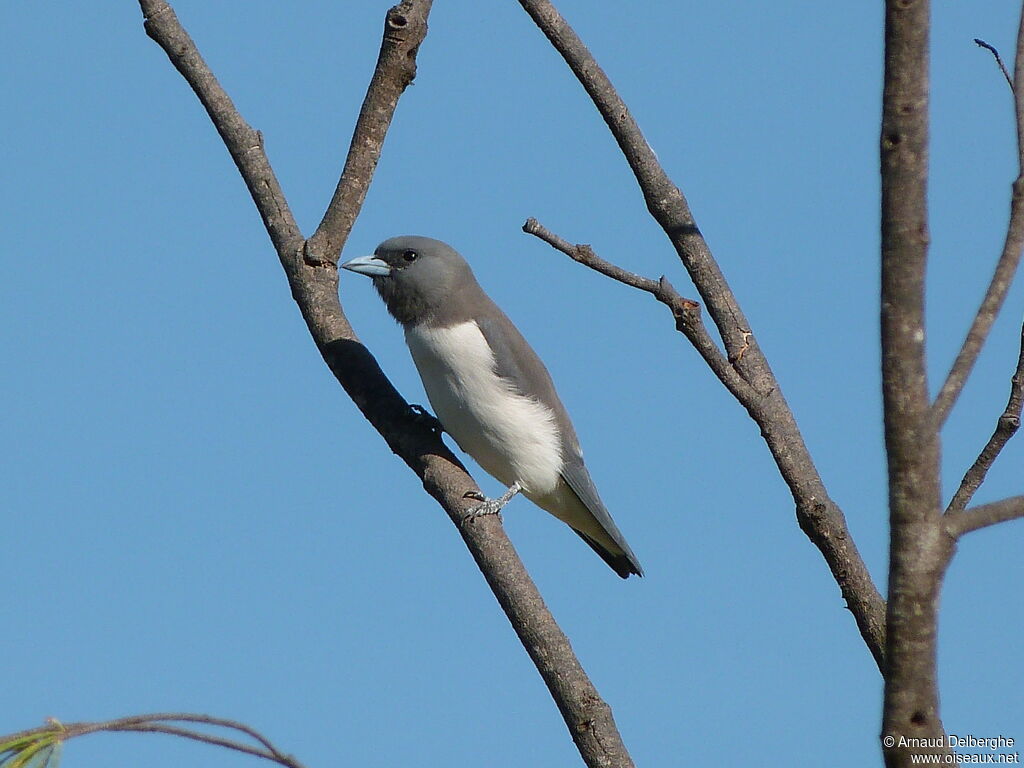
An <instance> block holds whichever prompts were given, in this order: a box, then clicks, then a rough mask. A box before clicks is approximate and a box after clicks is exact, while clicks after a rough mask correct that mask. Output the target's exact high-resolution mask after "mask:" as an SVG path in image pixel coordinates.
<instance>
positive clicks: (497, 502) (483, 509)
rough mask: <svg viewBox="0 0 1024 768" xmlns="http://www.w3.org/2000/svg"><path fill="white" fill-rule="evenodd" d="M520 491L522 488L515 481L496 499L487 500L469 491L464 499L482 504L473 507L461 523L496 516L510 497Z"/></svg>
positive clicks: (478, 493) (475, 492)
mask: <svg viewBox="0 0 1024 768" xmlns="http://www.w3.org/2000/svg"><path fill="white" fill-rule="evenodd" d="M521 490H523V486H521V485H520V484H519V481H518V480H517V481H516V482H514V483H512V485H510V486H509V489H508V490H507V491H505V492H504V493H503V494H502V495H501V496H499V497H498V498H496V499H488V498H487V497H486V496H484V495H483V494H482V493H480V492H479V491H469V492H468V493H467V494H466V495H465V496H464V498H467V499H477V500H478V501H481V502H483V503H482V504H480V506H478V507H473V509H471V510H469V512H467V513H466V516H465V517H463V518H462V522H464V523H465V522H472V521H474V520H476V519H477V518H478V517H486V516H487V515H497V514H498V513H500V512H501V510H502V508H503V507H504V506H505V505H506V504H508V503H509V502H510V501H511V500H512V497H513V496H515V495H516V494H517V493H519V492H520V491H521Z"/></svg>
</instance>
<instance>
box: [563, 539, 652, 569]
mask: <svg viewBox="0 0 1024 768" xmlns="http://www.w3.org/2000/svg"><path fill="white" fill-rule="evenodd" d="M573 530H574V531H576V529H575V528H573ZM576 533H577V534H579V537H580V538H581V539H583V540H584V541H585V542H587V544H589V545H590V548H591V549H593V550H594V551H595V552H597V554H599V555H600V556H601V559H602V560H604V561H605V562H606V563H608V565H610V566H611V569H612V570H613V571H615V572H616V573H617V574H619V576H621V577H622V578H624V579H625V578H628V577H629V576H630V575H632V574H636V575H637V576H643V575H644V569H643V568H641V567H640V563H638V562H637V561H636V557H635V556H634V555H633V553H632V552H620V553H618V554H616V553H614V552H609V551H608V549H607V547H605V546H603V545H602V544H601V543H600V542H598V541H596V540H595V539H592V538H590V537H589V536H588V535H587V534H585V533H583V531H576Z"/></svg>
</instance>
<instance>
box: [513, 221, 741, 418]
mask: <svg viewBox="0 0 1024 768" xmlns="http://www.w3.org/2000/svg"><path fill="white" fill-rule="evenodd" d="M523 231H524V232H526V233H527V234H530V235H533V236H535V237H537V238H539V239H541V240H543V241H544V242H545V243H547V244H548V245H550V246H551V247H552V248H554V249H555V250H558V251H561V252H562V253H564V254H565V255H566V256H568V257H569V258H571V259H572V260H573V261H575V262H577V263H579V264H582V265H583V266H585V267H589V268H590V269H593V270H594V271H595V272H600V273H601V274H602V275H605V276H607V277H610V278H612V279H613V280H617V281H618V282H620V283H623V284H624V285H628V286H631V287H633V288H637V289H639V290H641V291H646V292H647V293H649V294H651V295H652V296H654V298H656V299H657V300H658V301H660V302H661V303H662V304H664V305H665V306H667V307H668V308H669V309H670V310H672V316H673V317H674V318H675V320H676V328H677V329H678V330H679V331H680V332H681V333H683V334H684V335H685V336H686V338H687V339H689V340H690V342H691V343H692V344H693V346H694V347H695V348H696V350H697V351H698V352H699V353H700V355H701V357H703V358H704V362H706V363H707V364H708V367H709V368H711V370H712V372H713V373H714V374H715V375H716V376H717V377H718V379H719V381H721V382H722V384H724V385H725V386H726V388H727V389H728V390H729V392H731V393H732V395H733V396H734V397H735V398H736V399H737V400H739V401H740V403H742V404H743V405H744V406H745V407H747V408H748V409H750V408H754V407H756V406H757V405H759V401H760V398H761V396H760V395H759V394H758V393H757V392H755V391H754V389H753V388H752V387H751V386H750V385H749V384H748V383H747V382H746V381H745V380H744V379H743V377H741V376H740V375H739V373H737V371H736V369H735V368H733V367H732V365H731V364H730V363H729V361H728V360H726V359H725V355H723V354H722V352H721V351H720V350H719V348H718V346H717V345H716V344H715V342H714V340H713V339H712V338H711V335H710V334H709V333H708V332H707V329H706V328H705V327H704V323H703V322H702V321H701V318H700V304H698V303H697V302H695V301H693V300H692V299H684V298H683V297H682V296H680V295H679V294H678V293H677V292H676V289H675V288H673V287H672V283H670V282H669V281H668V279H667V278H666V277H665V276H664V275H662V277H661V279H660V280H652V279H650V278H649V277H641V276H640V275H636V274H634V273H632V272H629V271H628V270H625V269H622V268H621V267H617V266H616V265H614V264H612V263H611V262H608V261H605V260H604V259H602V258H601V257H600V256H598V255H597V254H596V253H594V249H593V248H591V247H590V246H589V245H573V244H572V243H570V242H569V241H568V240H565V239H564V238H561V237H559V236H558V235H556V234H554V233H553V232H551V231H550V230H548V229H547V228H546V227H544V226H543V225H541V224H540V222H538V221H537V220H536V219H527V220H526V223H525V224H524V225H523ZM742 354H743V350H740V355H742Z"/></svg>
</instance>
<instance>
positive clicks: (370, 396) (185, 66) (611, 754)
mask: <svg viewBox="0 0 1024 768" xmlns="http://www.w3.org/2000/svg"><path fill="white" fill-rule="evenodd" d="M140 5H141V7H142V11H143V14H144V15H145V18H146V31H147V33H148V34H149V35H150V36H151V37H152V38H153V39H154V40H155V41H156V42H157V43H159V44H160V46H161V47H162V48H163V49H164V51H165V52H166V53H167V55H168V57H169V58H170V60H171V62H172V63H173V64H174V66H175V67H176V68H177V69H178V71H179V72H181V74H182V75H183V76H184V77H185V79H186V80H187V81H188V83H189V85H191V86H192V89H193V90H194V91H195V92H196V94H197V95H198V96H199V99H200V101H201V102H202V103H203V105H204V106H205V107H206V109H207V112H208V113H209V115H210V119H211V120H212V121H213V123H214V125H215V126H216V127H217V130H218V131H219V132H220V135H221V137H222V138H223V139H224V143H225V144H226V145H227V147H228V150H229V151H230V153H231V156H232V157H233V158H234V160H235V163H236V165H237V166H238V170H239V173H241V175H242V177H243V178H244V179H245V183H246V185H247V186H248V188H249V191H250V193H251V194H252V197H253V201H254V202H255V203H256V207H257V209H258V210H259V212H260V215H261V216H262V217H263V221H264V224H265V225H266V227H267V231H268V232H269V233H270V236H271V240H272V241H273V243H274V247H275V249H276V250H277V254H278V257H279V258H280V260H281V265H282V267H283V268H284V271H285V274H286V275H287V277H288V282H289V285H290V287H291V290H292V296H293V297H294V299H295V301H296V303H297V304H298V306H299V309H300V311H301V312H302V316H303V318H304V319H305V321H306V325H307V327H308V328H309V332H310V334H311V336H312V337H313V340H314V341H315V342H316V345H317V348H318V349H319V350H320V353H321V355H323V358H324V361H325V362H326V363H327V365H328V367H329V368H330V369H331V372H332V373H333V374H334V375H335V377H336V378H337V379H338V381H339V382H340V383H341V385H342V387H344V389H345V391H346V392H347V393H348V394H349V396H350V397H351V398H352V400H353V402H355V404H356V406H358V408H359V409H360V411H362V413H363V415H364V416H365V417H366V418H367V420H368V421H369V422H370V423H371V424H372V425H373V427H374V428H375V429H376V430H377V431H378V432H379V433H380V434H381V436H382V437H384V439H385V440H386V441H387V443H388V445H389V447H390V448H391V450H392V451H394V452H395V453H396V454H397V455H398V456H399V457H401V458H402V460H403V461H405V463H406V464H408V465H409V467H410V468H412V470H413V471H414V472H415V473H416V474H417V475H418V476H419V477H420V479H421V480H422V481H423V486H424V488H425V489H426V491H427V492H428V493H429V494H430V495H431V496H433V497H434V498H435V499H436V500H437V501H438V503H439V504H440V505H441V506H442V507H443V508H444V510H445V512H447V513H448V516H449V517H450V518H451V520H452V522H453V523H455V525H456V526H457V527H458V529H459V532H460V533H461V535H462V538H463V540H464V541H465V543H466V546H467V547H468V548H469V550H470V552H471V554H472V555H473V558H474V559H475V560H476V563H477V565H478V566H479V568H480V570H481V572H482V573H483V575H484V577H485V578H486V580H487V583H488V585H489V586H490V587H491V590H492V591H493V592H494V595H495V597H496V598H497V600H498V602H499V604H500V605H501V607H502V609H503V610H504V611H505V614H506V616H507V617H508V619H509V621H510V623H511V624H512V627H513V629H515V631H516V634H517V635H518V636H519V638H520V640H521V641H522V643H523V645H524V647H525V648H526V651H527V653H529V655H530V658H531V659H532V660H533V662H534V664H535V665H536V667H537V669H538V671H539V672H540V674H541V677H542V678H543V679H544V682H545V683H546V684H547V686H548V690H549V691H550V692H551V695H552V698H553V699H554V700H555V703H556V704H557V706H558V709H559V711H560V712H561V713H562V716H563V718H564V719H565V722H566V726H567V727H568V730H569V732H570V734H571V736H572V738H573V740H574V742H575V743H576V746H577V748H578V749H579V751H580V754H581V755H582V756H583V759H584V761H585V762H586V763H587V765H589V766H595V767H596V766H616V767H618V768H629V767H630V766H632V765H633V763H632V761H631V760H630V757H629V754H628V752H627V751H626V748H625V746H624V745H623V743H622V739H621V737H620V735H619V733H618V730H617V729H616V727H615V722H614V720H613V718H612V714H611V709H610V708H609V707H608V705H607V704H606V703H605V702H604V701H603V700H602V699H601V697H600V696H599V695H598V693H597V690H596V689H595V688H594V686H593V684H592V683H591V682H590V680H589V678H588V677H587V675H586V673H585V672H584V671H583V669H582V667H581V666H580V663H579V660H578V659H577V658H576V655H575V654H574V652H573V650H572V647H571V646H570V645H569V641H568V639H567V638H566V636H565V634H564V633H563V632H562V630H561V629H560V628H559V627H558V625H557V624H556V623H555V620H554V618H553V617H552V616H551V613H550V612H549V611H548V609H547V607H546V606H545V605H544V601H543V599H542V598H541V596H540V593H539V592H538V591H537V588H536V586H535V585H534V583H533V581H532V580H531V579H530V577H529V575H528V574H527V572H526V569H525V567H524V566H523V563H522V561H521V560H520V559H519V556H518V555H517V554H516V552H515V550H514V549H513V547H512V544H511V542H510V541H509V540H508V537H507V536H506V535H505V532H504V529H503V527H502V525H501V521H500V518H499V517H498V516H497V515H493V516H488V517H485V518H483V519H480V520H478V521H476V522H474V523H473V524H472V525H463V524H462V523H463V520H464V519H465V517H466V513H467V512H468V510H469V507H470V506H472V505H473V504H474V503H475V502H472V501H470V499H469V496H470V495H471V494H473V493H479V489H478V487H477V485H476V483H475V482H473V479H472V478H471V477H470V476H469V474H468V473H467V472H466V470H465V468H464V467H463V466H462V464H461V463H460V462H459V460H458V459H457V458H455V456H454V455H452V453H451V452H450V451H449V450H448V449H447V448H446V447H445V445H444V443H443V442H442V441H441V438H440V435H439V433H438V432H436V431H435V430H433V429H431V426H430V423H429V421H428V420H426V419H423V418H421V417H420V415H419V414H417V413H416V412H415V411H413V410H412V409H411V408H410V407H409V404H408V403H406V401H405V400H404V399H403V398H402V396H401V395H400V394H399V393H398V391H397V390H396V389H395V387H394V386H393V385H392V384H391V382H390V381H389V380H388V379H387V377H386V376H385V375H384V373H383V371H382V370H381V369H380V366H379V365H378V363H377V361H376V359H374V357H373V355H372V354H370V352H369V350H367V349H366V347H364V346H363V345H362V343H360V341H359V339H358V337H357V336H356V334H355V332H354V331H353V329H352V327H351V325H350V324H349V322H348V319H347V318H346V317H345V313H344V311H343V310H342V307H341V302H340V300H339V298H338V271H337V268H336V264H337V260H338V254H339V253H340V251H341V249H342V248H343V246H344V243H345V240H346V239H347V237H348V234H349V231H350V229H351V227H352V223H353V222H354V221H355V218H356V216H357V215H358V213H359V209H360V207H361V205H362V202H363V199H364V197H365V194H366V190H367V188H368V187H369V184H370V181H371V178H372V175H373V171H374V169H375V168H376V165H377V160H378V158H379V156H380V151H381V147H382V146H383V141H384V135H385V134H386V132H387V128H388V126H389V125H390V122H391V119H392V116H393V115H394V111H395V107H396V105H397V102H398V97H399V96H400V95H401V93H402V91H403V90H404V89H405V87H406V86H408V84H409V83H410V82H411V79H412V77H413V75H414V74H415V56H416V52H417V50H418V48H419V45H420V43H421V42H422V40H423V38H424V35H425V34H426V23H427V15H428V13H429V11H430V6H431V0H403V1H402V2H401V3H399V4H398V5H396V6H395V7H393V8H392V9H391V10H390V11H388V14H387V20H386V23H385V31H384V39H383V41H382V43H381V53H380V56H379V58H378V60H377V67H376V70H375V72H374V76H373V79H372V81H371V83H370V87H369V89H368V91H367V94H366V98H365V100H364V102H363V108H362V110H361V112H360V115H359V119H358V122H357V125H356V129H355V131H354V135H353V140H352V142H351V144H350V148H349V154H348V159H347V160H346V162H345V169H344V172H343V174H342V176H341V179H340V181H339V183H338V188H337V190H336V191H335V194H334V197H333V199H332V200H331V203H330V205H329V206H328V207H327V211H326V213H325V214H324V217H323V221H322V222H321V224H320V227H319V228H318V229H317V232H316V234H315V235H314V236H313V237H312V238H310V239H309V240H308V241H306V240H304V239H303V237H302V234H301V232H300V231H299V228H298V226H297V225H296V223H295V220H294V218H293V217H292V214H291V212H290V210H289V208H288V204H287V201H286V200H285V197H284V194H283V193H282V191H281V188H280V185H279V184H278V183H277V179H276V178H275V177H274V173H273V170H272V169H271V167H270V163H269V162H268V161H267V158H266V155H265V153H264V152H263V143H262V137H261V136H260V134H259V133H258V132H256V131H254V130H253V129H252V128H250V127H249V126H248V125H247V124H246V123H245V121H244V120H243V119H242V117H241V115H239V114H238V111H237V110H236V109H235V107H234V105H233V104H232V103H231V100H230V99H229V98H228V96H227V94H226V93H225V92H224V90H223V89H222V88H221V87H220V85H219V84H218V83H217V80H216V78H215V77H214V75H213V73H212V72H210V70H209V68H208V67H207V66H206V64H205V62H203V60H202V57H201V56H200V54H199V52H198V50H196V47H195V45H194V43H193V42H192V40H191V39H190V38H189V36H188V34H187V33H186V32H185V30H184V29H183V28H182V27H181V25H180V23H179V22H178V19H177V17H176V16H175V14H174V11H173V10H172V9H171V7H170V6H169V5H168V4H167V3H166V2H164V0H140Z"/></svg>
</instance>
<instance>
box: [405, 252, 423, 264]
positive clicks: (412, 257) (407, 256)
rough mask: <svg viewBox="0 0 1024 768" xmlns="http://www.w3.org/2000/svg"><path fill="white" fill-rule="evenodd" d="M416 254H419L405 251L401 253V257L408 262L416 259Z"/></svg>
mask: <svg viewBox="0 0 1024 768" xmlns="http://www.w3.org/2000/svg"><path fill="white" fill-rule="evenodd" d="M418 256H419V254H418V253H416V251H406V252H405V253H403V254H402V258H403V259H405V260H406V261H408V262H410V263H412V262H414V261H416V258H417V257H418Z"/></svg>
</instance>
